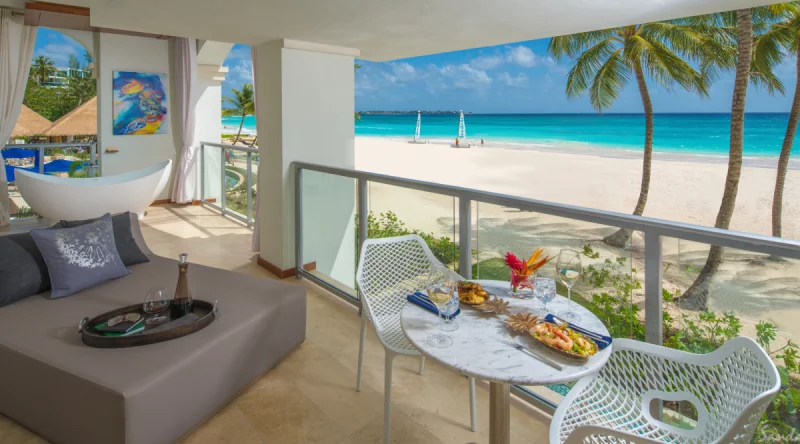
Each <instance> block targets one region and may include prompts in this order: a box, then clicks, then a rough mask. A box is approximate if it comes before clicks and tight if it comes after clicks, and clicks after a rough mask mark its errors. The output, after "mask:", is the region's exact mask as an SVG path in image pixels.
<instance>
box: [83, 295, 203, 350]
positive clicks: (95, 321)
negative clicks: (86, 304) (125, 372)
mask: <svg viewBox="0 0 800 444" xmlns="http://www.w3.org/2000/svg"><path fill="white" fill-rule="evenodd" d="M192 304H193V309H192V312H193V313H194V314H195V315H196V316H197V318H198V319H197V320H195V321H194V322H192V323H190V324H186V325H181V326H178V327H176V328H172V329H170V330H164V331H158V332H155V333H148V330H152V329H154V328H156V327H158V326H161V325H163V324H165V323H167V322H170V321H164V322H162V323H159V324H154V325H151V324H147V323H146V321H143V323H144V325H145V329H144V331H142V332H139V333H137V334H133V335H130V336H105V335H103V334H101V333H98V332H96V331H95V329H94V326H96V325H100V324H101V323H103V322H106V321H108V320H109V319H111V318H113V317H114V316H117V315H121V314H126V313H134V312H135V313H139V314H140V315H142V316H143V317H145V318H149V317H151V316H153V315H151V314H147V313H145V312H144V310H143V309H142V304H136V305H129V306H127V307H123V308H118V309H116V310H112V311H108V312H105V313H103V314H101V315H99V316H95V317H93V318H91V319H89V318H88V317H86V318H83V319H82V320H81V322H80V324H79V325H78V332H79V333H80V334H81V339H82V340H83V343H84V344H86V345H88V346H89V347H95V348H125V347H138V346H140V345H148V344H155V343H157V342H164V341H169V340H171V339H177V338H180V337H183V336H186V335H190V334H192V333H194V332H196V331H200V330H202V329H204V328H205V327H206V326H208V324H210V323H211V322H212V321H214V319H215V318H216V317H217V304H216V302H215V303H213V304H212V303H210V302H206V301H203V300H198V299H195V300H194V301H193V302H192ZM162 314H166V315H169V309H167V310H165V311H164V312H163V313H162Z"/></svg>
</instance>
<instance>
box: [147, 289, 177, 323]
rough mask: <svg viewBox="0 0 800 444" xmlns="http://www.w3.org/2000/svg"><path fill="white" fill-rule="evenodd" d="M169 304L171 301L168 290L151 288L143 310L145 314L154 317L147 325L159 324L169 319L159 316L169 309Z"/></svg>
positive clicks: (148, 320)
mask: <svg viewBox="0 0 800 444" xmlns="http://www.w3.org/2000/svg"><path fill="white" fill-rule="evenodd" d="M169 304H170V301H169V299H168V298H167V292H166V290H164V289H163V288H159V287H156V288H151V289H150V291H148V292H147V297H146V298H145V300H144V304H142V310H144V312H145V313H147V314H152V315H154V316H151V317H150V318H149V319H147V323H148V324H150V325H152V324H158V323H161V322H164V321H166V320H167V319H169V318H168V317H167V316H164V315H161V314H159V313H161V312H163V311H164V310H166V309H167V308H169Z"/></svg>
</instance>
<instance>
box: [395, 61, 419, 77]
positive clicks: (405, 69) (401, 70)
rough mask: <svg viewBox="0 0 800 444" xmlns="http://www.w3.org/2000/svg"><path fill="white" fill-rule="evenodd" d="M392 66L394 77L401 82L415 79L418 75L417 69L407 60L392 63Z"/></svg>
mask: <svg viewBox="0 0 800 444" xmlns="http://www.w3.org/2000/svg"><path fill="white" fill-rule="evenodd" d="M391 67H392V73H394V77H395V78H396V80H399V81H401V82H407V81H410V80H413V79H414V78H415V77H416V75H417V70H416V69H414V67H413V66H411V65H409V64H408V63H406V62H399V63H392V64H391Z"/></svg>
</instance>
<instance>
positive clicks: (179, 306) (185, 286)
mask: <svg viewBox="0 0 800 444" xmlns="http://www.w3.org/2000/svg"><path fill="white" fill-rule="evenodd" d="M188 257H189V255H188V254H186V253H182V254H180V255H179V256H178V261H179V262H178V286H177V287H176V288H175V298H174V299H173V300H172V307H171V308H170V313H169V314H170V317H171V318H172V319H178V318H180V317H181V316H186V315H187V314H189V313H191V312H192V291H191V290H190V289H189V277H188V275H187V273H188V270H189V262H187V258H188Z"/></svg>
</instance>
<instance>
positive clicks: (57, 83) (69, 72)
mask: <svg viewBox="0 0 800 444" xmlns="http://www.w3.org/2000/svg"><path fill="white" fill-rule="evenodd" d="M90 77H92V71H90V70H88V69H74V68H56V73H55V74H54V75H51V76H48V80H47V81H46V82H42V86H44V87H45V88H66V87H67V86H69V80H70V79H74V78H81V79H87V78H90Z"/></svg>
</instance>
